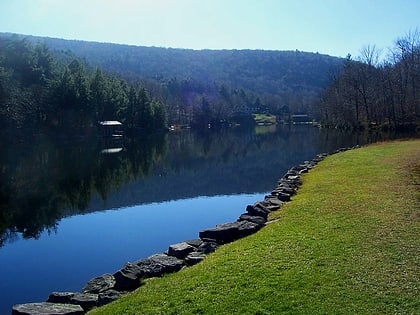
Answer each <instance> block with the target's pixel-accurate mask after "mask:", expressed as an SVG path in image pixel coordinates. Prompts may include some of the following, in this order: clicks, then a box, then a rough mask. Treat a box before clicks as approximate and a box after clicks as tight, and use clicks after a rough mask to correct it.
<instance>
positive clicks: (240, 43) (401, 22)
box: [0, 0, 420, 57]
mask: <svg viewBox="0 0 420 315" xmlns="http://www.w3.org/2000/svg"><path fill="white" fill-rule="evenodd" d="M416 28H417V29H418V30H420V0H312V1H310V0H295V1H293V0H0V32H11V33H19V34H26V35H38V36H48V37H58V38H64V39H78V40H88V41H97V42H111V43H120V44H130V45H139V46H156V47H171V48H191V49H264V50H296V49H297V50H300V51H308V52H319V53H322V54H328V55H332V56H338V57H345V56H347V54H349V53H350V54H351V55H352V56H358V55H359V54H360V50H361V49H362V48H363V47H365V46H367V45H375V46H376V47H377V48H378V49H380V50H382V51H384V52H386V51H387V49H389V48H390V47H392V45H393V43H394V41H395V40H396V39H397V38H399V37H404V36H405V35H406V34H407V33H408V32H410V31H414V30H415V29H416Z"/></svg>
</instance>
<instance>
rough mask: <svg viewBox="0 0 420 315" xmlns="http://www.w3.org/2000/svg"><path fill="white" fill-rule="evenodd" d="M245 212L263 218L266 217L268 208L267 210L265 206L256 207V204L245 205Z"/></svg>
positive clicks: (268, 211)
mask: <svg viewBox="0 0 420 315" xmlns="http://www.w3.org/2000/svg"><path fill="white" fill-rule="evenodd" d="M246 212H248V213H249V214H250V215H252V216H259V217H263V218H264V219H267V217H268V214H269V213H270V210H268V209H267V208H266V207H264V208H262V207H257V206H256V205H253V206H252V205H248V206H247V207H246Z"/></svg>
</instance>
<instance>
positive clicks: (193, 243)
mask: <svg viewBox="0 0 420 315" xmlns="http://www.w3.org/2000/svg"><path fill="white" fill-rule="evenodd" d="M185 243H187V244H188V245H191V246H193V247H195V248H198V247H199V246H200V245H201V244H203V240H200V239H199V238H198V239H195V240H188V241H185Z"/></svg>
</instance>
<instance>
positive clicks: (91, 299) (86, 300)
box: [70, 293, 98, 311]
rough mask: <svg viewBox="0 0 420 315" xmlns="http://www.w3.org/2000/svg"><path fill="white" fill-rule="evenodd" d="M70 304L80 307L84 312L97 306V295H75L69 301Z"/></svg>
mask: <svg viewBox="0 0 420 315" xmlns="http://www.w3.org/2000/svg"><path fill="white" fill-rule="evenodd" d="M70 303H71V304H76V305H80V306H81V307H82V308H83V309H84V310H85V311H88V310H90V309H91V308H93V307H95V306H96V305H97V304H98V295H97V294H94V293H75V294H74V295H73V296H72V298H71V299H70Z"/></svg>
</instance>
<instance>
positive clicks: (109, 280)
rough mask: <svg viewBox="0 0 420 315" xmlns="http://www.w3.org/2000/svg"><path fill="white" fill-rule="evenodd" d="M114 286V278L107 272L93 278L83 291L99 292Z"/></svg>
mask: <svg viewBox="0 0 420 315" xmlns="http://www.w3.org/2000/svg"><path fill="white" fill-rule="evenodd" d="M114 286H115V278H114V276H113V275H110V274H108V273H106V274H104V275H102V276H99V277H96V278H93V279H92V280H90V281H89V282H88V283H87V284H86V285H85V286H84V287H83V292H84V293H100V292H104V291H107V290H109V289H112V288H113V287H114Z"/></svg>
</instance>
